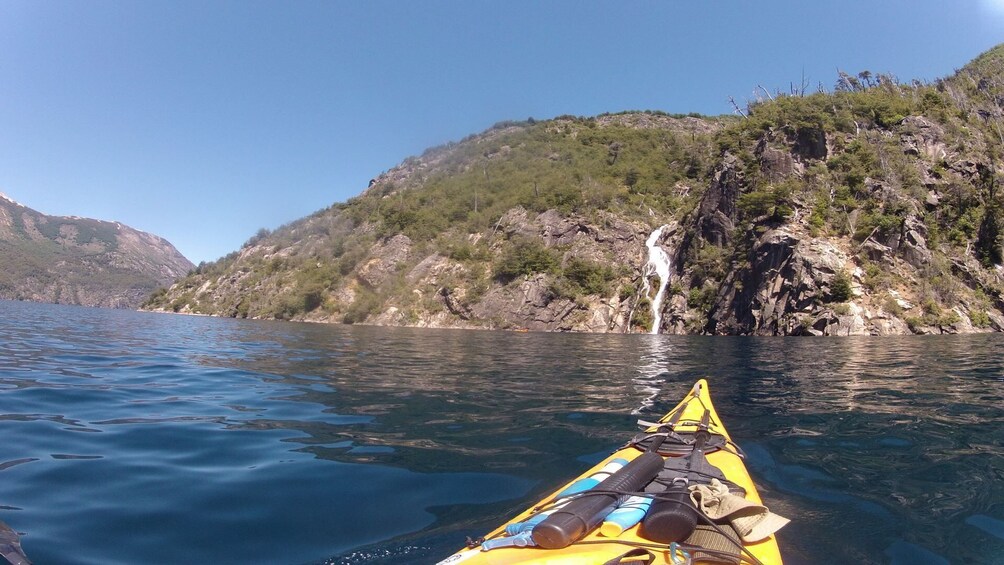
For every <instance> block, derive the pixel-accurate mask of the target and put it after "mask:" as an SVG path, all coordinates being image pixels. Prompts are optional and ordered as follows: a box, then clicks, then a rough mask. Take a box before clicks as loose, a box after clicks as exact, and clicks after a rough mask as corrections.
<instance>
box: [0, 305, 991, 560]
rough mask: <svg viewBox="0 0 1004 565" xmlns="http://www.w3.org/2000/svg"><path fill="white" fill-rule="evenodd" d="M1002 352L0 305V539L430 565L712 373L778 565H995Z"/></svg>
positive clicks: (180, 555)
mask: <svg viewBox="0 0 1004 565" xmlns="http://www.w3.org/2000/svg"><path fill="white" fill-rule="evenodd" d="M1002 346H1004V336H1000V335H978V336H947V337H906V338H861V339H859V338H832V339H767V338H764V339H759V338H749V339H747V338H704V337H674V336H649V335H632V336H623V335H567V334H518V333H499V332H477V331H439V330H416V329H393V328H367V327H353V326H320V325H307V324H291V323H282V322H255V321H247V320H228V319H213V318H201V317H188V316H176V315H164V314H147V313H136V312H125V311H114V310H99V309H87V308H78V307H69V306H51V305H37V304H28V303H16V302H0V520H2V521H3V522H6V523H7V524H9V525H10V526H11V527H12V528H13V529H14V530H16V531H18V532H20V533H21V534H22V544H23V547H24V549H25V551H26V552H27V553H28V555H29V557H31V558H32V560H33V561H34V562H35V563H37V564H46V563H101V564H114V563H193V562H197V563H333V564H355V563H370V562H386V563H402V562H406V563H411V562H414V563H429V562H435V561H437V560H439V559H441V558H443V557H445V556H447V555H449V554H450V553H452V552H453V551H454V550H455V549H457V548H458V547H459V546H460V545H462V543H463V540H464V538H465V536H468V535H471V536H477V535H480V534H483V533H485V532H486V531H487V530H489V529H491V528H492V527H493V526H494V525H496V524H498V523H499V522H501V521H502V520H503V519H504V518H505V517H507V516H509V515H511V514H512V513H514V512H516V511H518V510H521V509H522V508H523V507H525V506H527V505H528V504H529V503H531V502H532V501H535V500H537V499H538V498H539V497H540V496H541V495H542V494H544V493H545V492H546V491H548V490H550V489H553V488H554V487H555V486H557V485H558V484H559V483H561V482H563V481H565V480H567V479H569V478H571V477H573V476H574V475H576V474H578V473H579V472H581V471H582V470H584V469H585V468H586V466H587V465H588V464H589V463H591V462H594V461H597V460H598V459H599V458H601V457H602V456H603V455H604V454H606V453H608V452H609V451H610V450H612V449H613V448H615V447H616V446H617V445H618V444H619V443H620V442H621V441H623V440H624V439H626V438H627V437H628V436H629V435H630V434H631V433H633V431H634V429H635V427H634V420H635V419H636V418H638V417H649V418H650V417H653V416H658V415H661V413H662V412H664V411H666V410H667V409H668V408H670V407H671V406H672V405H673V404H675V402H676V401H677V400H678V399H679V397H680V396H682V395H683V393H684V392H685V390H686V389H687V388H688V387H689V386H690V385H691V384H692V382H693V381H694V380H695V379H696V378H699V377H702V376H709V377H710V379H711V387H712V393H713V395H714V398H715V402H716V405H717V407H718V411H719V412H720V414H721V416H722V418H723V419H724V420H725V423H726V425H727V426H728V427H729V429H730V431H731V432H732V435H733V436H734V438H735V439H736V440H737V441H739V442H740V443H741V444H742V445H743V447H745V448H746V451H747V453H748V462H749V467H750V469H751V471H752V473H753V475H754V479H755V480H756V481H757V483H758V486H759V488H760V489H761V494H762V495H763V497H764V499H765V501H766V503H767V504H768V505H769V506H770V507H771V508H772V509H773V510H775V511H776V512H778V513H781V514H783V515H785V516H788V517H790V518H792V519H793V521H792V523H791V524H790V525H789V526H787V527H786V528H785V529H784V530H782V531H781V533H780V536H779V539H780V542H781V547H782V553H783V554H784V556H785V558H786V562H787V563H852V562H853V563H897V564H900V563H902V564H907V563H946V562H947V563H1004V534H1002V531H1004V357H1002V356H1001V355H1000V352H1001V351H1004V347H1002Z"/></svg>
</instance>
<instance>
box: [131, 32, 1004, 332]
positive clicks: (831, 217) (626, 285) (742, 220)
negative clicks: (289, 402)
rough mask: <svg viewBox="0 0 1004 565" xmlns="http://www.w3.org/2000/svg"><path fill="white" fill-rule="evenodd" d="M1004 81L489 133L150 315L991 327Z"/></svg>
mask: <svg viewBox="0 0 1004 565" xmlns="http://www.w3.org/2000/svg"><path fill="white" fill-rule="evenodd" d="M1002 81H1004V47H997V48H995V49H993V50H991V51H989V52H987V53H985V54H983V55H981V56H980V57H979V58H977V59H976V60H974V61H973V62H971V63H970V64H969V65H967V66H966V67H964V68H963V69H961V70H960V71H958V72H957V73H956V74H955V75H953V76H951V77H948V78H946V79H944V80H939V81H936V82H935V83H932V84H921V83H918V82H914V83H910V84H904V83H901V82H899V81H897V80H896V79H894V78H892V77H890V76H885V75H874V76H873V75H872V74H871V73H869V72H867V71H865V72H861V73H859V74H857V75H849V74H844V73H841V74H840V76H839V77H838V82H837V85H836V87H835V88H834V89H833V91H832V92H822V91H819V92H815V93H808V92H802V91H796V92H793V93H789V94H788V95H780V94H775V95H767V94H766V93H765V96H764V99H763V100H760V101H757V102H754V103H752V104H750V105H749V107H748V108H746V109H744V110H743V111H742V112H741V114H740V115H736V116H722V117H710V118H709V117H702V116H670V115H666V114H663V113H659V112H629V113H622V114H614V115H602V116H598V117H593V118H581V117H571V116H563V117H559V118H555V119H553V120H546V121H534V120H528V121H526V122H509V123H501V124H498V125H496V126H495V127H493V128H491V129H490V130H488V131H486V132H484V133H482V134H479V135H474V136H471V137H469V138H467V139H465V140H463V141H461V142H459V143H455V144H452V143H451V144H448V145H446V146H443V147H438V148H434V149H430V150H429V151H427V152H426V153H425V154H423V155H422V156H420V157H413V158H409V159H407V160H405V161H404V162H403V163H402V164H401V165H400V166H398V167H396V168H394V169H392V170H390V171H388V172H385V173H383V174H381V175H380V176H378V177H377V178H375V179H373V181H372V182H371V183H370V186H369V188H367V189H366V190H365V191H364V192H363V193H362V194H361V195H359V196H358V197H356V198H353V199H351V200H350V201H348V202H346V203H339V204H335V205H333V206H331V207H330V208H328V209H325V210H321V211H318V212H317V213H315V214H313V215H311V216H309V217H307V218H303V219H301V220H297V221H294V222H292V223H290V224H288V225H286V226H283V227H281V228H279V229H277V230H275V231H274V232H268V231H267V230H262V231H260V232H259V233H258V234H257V235H255V236H254V237H252V238H251V239H250V240H249V241H248V242H247V243H246V244H245V245H244V246H243V247H242V248H241V249H240V250H238V251H235V252H234V253H232V254H230V255H228V256H227V257H224V258H222V259H220V260H219V261H216V262H214V263H210V264H203V265H200V266H199V267H198V268H197V269H195V271H194V272H192V273H191V274H190V275H189V276H188V277H186V278H184V279H182V280H181V281H180V282H178V283H177V284H176V285H174V286H172V287H171V288H170V289H163V290H161V291H159V292H158V293H156V294H155V295H154V296H152V297H151V298H150V299H149V301H148V302H147V304H146V307H147V308H151V309H159V310H169V311H176V312H192V313H205V314H213V315H220V316H236V317H259V318H283V319H295V320H309V321H320V322H347V323H371V324H391V325H414V326H435V327H478V328H510V329H520V328H528V329H533V330H570V331H597V332H624V331H653V330H655V331H659V332H662V333H710V334H752V335H792V334H798V335H810V334H811V335H835V334H840V335H847V334H896V333H910V332H914V333H938V332H970V331H990V330H997V331H1000V330H1001V329H1004V315H1002V312H1001V310H1002V308H1004V300H1002V292H1004V278H1002V272H1001V268H1000V264H1001V234H1000V231H1001V222H1002V221H1004V217H1002V214H1004V212H1002V209H1001V208H1002V203H1001V200H1002V198H1004V194H1001V191H1000V189H999V182H1000V177H1001V174H1002V172H1004V169H1002V168H1001V167H1002V165H1001V164H1002V158H1004V112H1002V108H1004V84H1002ZM656 232H657V233H656ZM660 249H661V250H662V252H660V251H659V250H660ZM663 256H664V258H661V257H663ZM659 267H663V268H666V267H668V273H669V280H667V281H665V284H664V285H661V284H660V283H661V282H662V281H661V280H660V277H658V276H657V275H658V272H659V270H660V269H659ZM660 288H664V291H663V292H662V293H661V294H660ZM653 304H657V305H658V308H653ZM653 326H656V327H653Z"/></svg>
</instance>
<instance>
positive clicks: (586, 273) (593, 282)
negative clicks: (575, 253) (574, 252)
mask: <svg viewBox="0 0 1004 565" xmlns="http://www.w3.org/2000/svg"><path fill="white" fill-rule="evenodd" d="M563 275H564V276H565V278H566V279H568V281H569V282H571V283H572V284H573V285H575V286H576V287H578V289H579V290H580V291H582V292H583V293H584V294H606V293H607V292H608V291H609V290H610V289H609V286H610V284H609V283H610V282H611V281H612V280H613V279H614V272H613V269H611V268H610V267H608V266H607V265H601V264H599V263H596V262H594V261H589V260H586V259H579V258H575V257H573V258H572V259H569V261H568V264H567V265H565V268H564V269H563Z"/></svg>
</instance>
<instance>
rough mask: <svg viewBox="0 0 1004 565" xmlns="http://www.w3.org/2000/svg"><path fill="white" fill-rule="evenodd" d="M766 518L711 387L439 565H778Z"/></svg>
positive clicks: (699, 388) (771, 524)
mask: <svg viewBox="0 0 1004 565" xmlns="http://www.w3.org/2000/svg"><path fill="white" fill-rule="evenodd" d="M785 523H787V520H786V519H784V518H781V517H780V516H777V515H775V514H772V513H770V512H769V510H767V509H766V508H765V507H764V506H763V503H762V501H761V500H760V495H759V494H758V493H757V490H756V487H755V486H754V485H753V480H752V479H751V478H750V476H749V473H748V472H747V470H746V466H745V465H744V463H743V455H742V451H741V450H740V449H739V447H738V446H736V445H735V444H734V443H733V442H732V439H731V438H730V437H729V434H728V432H727V431H726V430H725V426H724V425H722V422H721V419H719V417H718V413H717V412H716V411H715V408H714V406H713V405H712V403H711V397H710V396H709V393H708V383H707V381H705V380H704V379H701V380H700V381H698V382H697V383H696V384H695V385H694V386H693V388H692V389H691V390H690V392H689V393H688V394H687V396H686V397H684V399H683V400H682V401H681V402H680V403H679V404H678V405H677V406H676V407H675V408H673V410H671V411H670V412H669V413H667V414H666V415H665V416H663V417H662V419H660V420H659V421H658V422H653V423H651V424H650V425H648V427H647V429H646V430H645V432H644V433H642V434H639V435H638V436H636V437H635V438H633V439H632V440H631V441H630V442H628V444H627V445H625V446H624V447H622V448H621V449H619V450H617V451H615V452H614V453H613V454H611V455H610V456H609V457H607V458H606V459H604V460H603V461H601V462H600V463H598V464H597V465H596V466H594V467H593V468H592V469H589V470H588V471H586V472H585V473H583V474H582V475H580V476H579V477H578V478H577V479H575V480H573V481H571V482H569V483H568V484H567V485H565V486H563V487H562V488H560V489H558V490H556V491H555V492H553V493H551V494H550V495H548V496H547V497H546V498H544V499H543V500H542V501H541V502H540V503H538V504H536V505H534V506H533V507H531V508H528V509H527V510H526V511H525V512H523V513H522V514H520V515H518V516H516V517H515V518H513V519H512V520H510V521H509V522H507V523H506V524H503V525H502V526H500V527H499V528H498V529H496V530H494V531H493V532H491V533H489V534H488V535H486V536H485V537H484V538H482V539H479V540H472V541H471V543H469V544H468V547H466V548H464V549H461V550H460V551H458V552H457V553H455V554H453V555H452V556H450V557H448V558H446V559H444V560H443V561H440V562H439V565H454V564H457V563H464V564H465V565H480V564H498V565H501V564H518V563H537V564H550V565H559V564H566V563H567V564H590V563H595V564H597V565H614V564H618V563H623V564H629V563H631V564H640V563H666V564H685V563H754V564H756V563H762V564H765V565H766V564H771V565H773V564H779V563H781V554H780V552H779V550H778V547H777V540H776V538H775V536H774V532H775V531H776V530H777V529H779V528H780V527H781V526H783V525H784V524H785Z"/></svg>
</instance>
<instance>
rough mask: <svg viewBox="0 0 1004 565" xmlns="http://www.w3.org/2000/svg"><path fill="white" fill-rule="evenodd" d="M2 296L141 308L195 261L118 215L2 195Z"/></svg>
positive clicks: (5, 297)
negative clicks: (44, 206) (60, 209)
mask: <svg viewBox="0 0 1004 565" xmlns="http://www.w3.org/2000/svg"><path fill="white" fill-rule="evenodd" d="M0 265H2V266H3V268H2V269H0V298H3V299H8V300H32V301H36V302H54V303H58V304H79V305H83V306H105V307H110V308H136V307H138V306H139V305H140V303H142V302H143V300H144V299H146V298H148V297H149V295H150V293H151V292H153V291H154V290H155V289H156V288H158V287H160V286H163V285H167V284H171V283H173V282H174V281H175V280H176V279H178V278H179V277H181V276H183V275H184V274H185V273H187V272H189V271H190V270H191V269H192V267H193V265H192V263H191V262H190V261H188V259H185V257H183V256H182V255H181V253H178V250H177V249H175V248H174V246H173V245H171V244H170V243H169V242H168V241H167V240H165V239H163V238H160V237H157V236H155V235H151V234H148V233H145V232H141V231H138V230H135V229H133V228H130V227H129V226H126V225H123V224H120V223H118V222H105V221H101V220H92V219H89V218H78V217H65V216H48V215H45V214H42V213H40V212H37V211H35V210H32V209H31V208H28V207H27V206H24V205H22V204H19V203H18V202H15V201H14V200H11V199H10V198H8V197H7V196H5V195H3V194H0Z"/></svg>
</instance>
